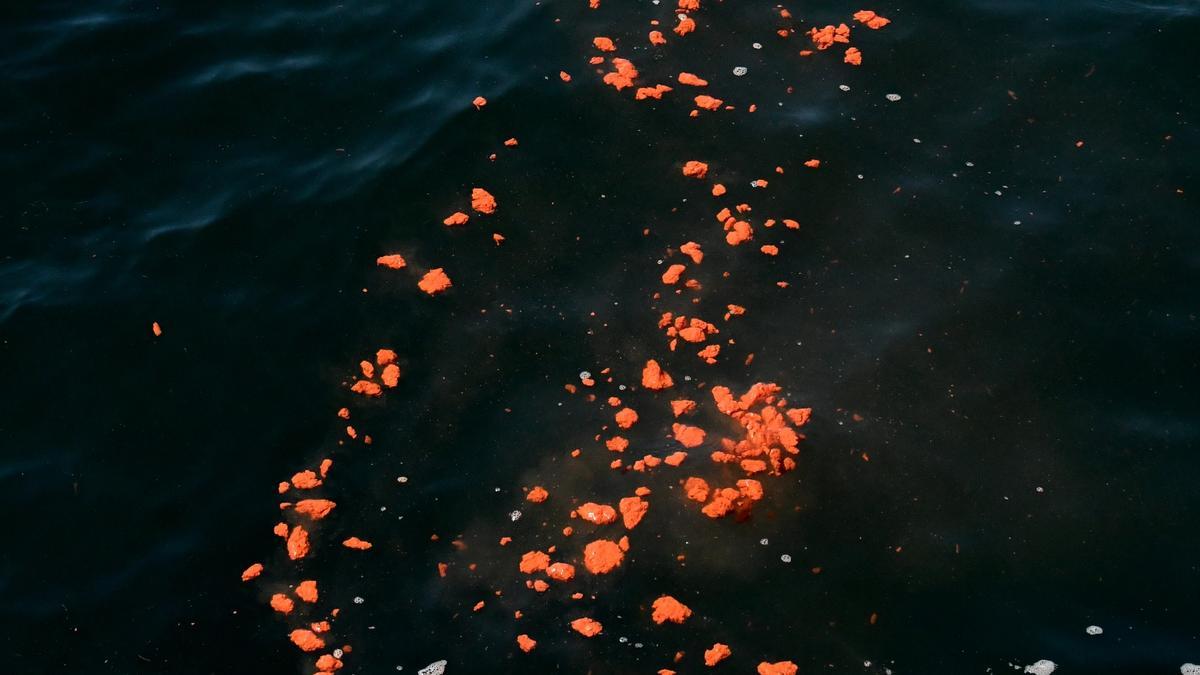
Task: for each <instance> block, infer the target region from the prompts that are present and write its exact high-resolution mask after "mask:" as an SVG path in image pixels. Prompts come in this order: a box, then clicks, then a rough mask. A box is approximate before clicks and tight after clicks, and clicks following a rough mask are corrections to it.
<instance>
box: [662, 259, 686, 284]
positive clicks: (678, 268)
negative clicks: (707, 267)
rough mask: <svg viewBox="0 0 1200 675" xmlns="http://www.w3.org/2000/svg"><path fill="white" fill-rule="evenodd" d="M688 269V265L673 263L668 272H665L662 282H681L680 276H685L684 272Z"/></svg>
mask: <svg viewBox="0 0 1200 675" xmlns="http://www.w3.org/2000/svg"><path fill="white" fill-rule="evenodd" d="M686 269H687V266H686V265H680V264H678V263H676V264H674V265H671V266H670V267H668V268H667V271H666V272H663V275H662V282H663V283H664V284H667V285H672V284H677V283H679V278H680V277H681V276H683V272H684V270H686Z"/></svg>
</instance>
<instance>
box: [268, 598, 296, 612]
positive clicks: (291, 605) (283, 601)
mask: <svg viewBox="0 0 1200 675" xmlns="http://www.w3.org/2000/svg"><path fill="white" fill-rule="evenodd" d="M295 607H296V603H295V602H293V601H292V599H291V598H289V597H288V596H286V595H284V594H283V593H276V594H275V595H272V596H271V609H273V610H275V611H276V612H279V613H280V614H291V613H292V610H293V609H295Z"/></svg>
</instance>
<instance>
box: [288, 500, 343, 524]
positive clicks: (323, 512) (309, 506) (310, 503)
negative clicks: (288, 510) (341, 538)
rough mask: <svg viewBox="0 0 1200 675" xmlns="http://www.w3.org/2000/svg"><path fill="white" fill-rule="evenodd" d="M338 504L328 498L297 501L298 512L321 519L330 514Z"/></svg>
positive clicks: (314, 518)
mask: <svg viewBox="0 0 1200 675" xmlns="http://www.w3.org/2000/svg"><path fill="white" fill-rule="evenodd" d="M335 506H337V504H335V503H334V502H331V501H329V500H328V499H301V500H300V501H298V502H296V506H295V509H296V513H299V514H301V515H305V516H308V517H309V518H312V519H313V520H320V519H322V518H324V517H325V516H327V515H329V512H330V511H332V510H333V508H334V507H335Z"/></svg>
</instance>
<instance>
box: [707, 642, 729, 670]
mask: <svg viewBox="0 0 1200 675" xmlns="http://www.w3.org/2000/svg"><path fill="white" fill-rule="evenodd" d="M730 654H733V650H731V649H730V648H729V645H726V644H721V643H720V642H716V643H713V646H712V647H710V648H708V649H705V650H704V665H706V666H709V667H712V666H715V665H717V664H718V663H720V662H722V661H724V660H725V659H727V658H729V655H730Z"/></svg>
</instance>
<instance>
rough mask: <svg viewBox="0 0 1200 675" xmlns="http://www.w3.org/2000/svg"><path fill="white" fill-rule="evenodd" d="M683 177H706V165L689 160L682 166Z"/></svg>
mask: <svg viewBox="0 0 1200 675" xmlns="http://www.w3.org/2000/svg"><path fill="white" fill-rule="evenodd" d="M683 175H685V176H687V177H689V178H704V177H705V176H707V175H708V165H707V164H705V163H704V162H697V161H696V160H694V159H693V160H689V161H688V162H687V163H686V164H684V165H683Z"/></svg>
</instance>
